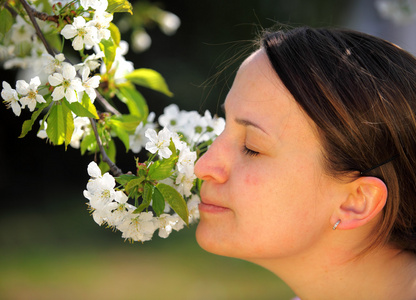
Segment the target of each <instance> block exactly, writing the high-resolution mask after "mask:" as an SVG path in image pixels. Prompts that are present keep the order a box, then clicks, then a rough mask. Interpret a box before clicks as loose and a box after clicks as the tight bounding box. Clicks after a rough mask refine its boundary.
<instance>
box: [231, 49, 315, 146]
mask: <svg viewBox="0 0 416 300" xmlns="http://www.w3.org/2000/svg"><path fill="white" fill-rule="evenodd" d="M224 106H225V110H226V113H227V119H228V118H229V117H231V118H238V119H246V120H249V121H251V122H253V123H256V124H259V125H261V127H262V128H264V129H266V130H267V131H268V133H270V134H271V135H273V136H275V137H278V138H279V139H281V138H283V137H285V136H286V137H287V136H288V135H293V134H295V135H296V136H298V137H303V138H306V137H308V139H309V138H311V139H315V137H316V136H315V134H316V131H315V124H314V123H313V121H312V120H310V118H309V117H308V116H307V114H306V113H305V112H304V111H303V110H302V109H301V108H300V106H299V105H298V103H297V102H296V100H295V99H294V98H293V96H292V94H291V93H290V92H289V91H288V90H287V89H286V87H285V86H284V84H283V83H282V81H281V80H280V78H279V76H278V75H277V73H276V72H275V71H274V69H273V67H272V66H271V63H270V61H269V59H268V57H267V54H266V53H265V51H264V50H258V51H256V52H254V53H253V54H252V55H251V56H250V57H248V58H247V59H246V60H245V61H244V62H243V63H242V65H241V66H240V68H239V70H238V72H237V75H236V77H235V80H234V83H233V85H232V87H231V90H230V92H229V94H228V95H227V98H226V101H225V104H224Z"/></svg>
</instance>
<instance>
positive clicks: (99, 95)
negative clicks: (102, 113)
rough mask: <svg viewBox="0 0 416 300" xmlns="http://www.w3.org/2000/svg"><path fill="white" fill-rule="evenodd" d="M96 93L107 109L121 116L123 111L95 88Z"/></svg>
mask: <svg viewBox="0 0 416 300" xmlns="http://www.w3.org/2000/svg"><path fill="white" fill-rule="evenodd" d="M95 93H96V95H97V100H98V101H100V103H101V104H102V105H103V106H104V108H105V109H107V111H109V112H111V113H113V114H115V115H117V116H119V115H121V113H120V112H119V111H118V110H117V109H116V108H115V107H114V106H112V105H111V104H110V103H109V102H108V101H107V99H105V98H104V97H103V96H102V95H101V94H100V93H99V92H98V91H97V90H95Z"/></svg>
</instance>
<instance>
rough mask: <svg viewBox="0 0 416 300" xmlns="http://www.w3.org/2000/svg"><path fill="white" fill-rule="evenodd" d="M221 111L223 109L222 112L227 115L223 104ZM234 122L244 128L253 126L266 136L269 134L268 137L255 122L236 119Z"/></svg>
mask: <svg viewBox="0 0 416 300" xmlns="http://www.w3.org/2000/svg"><path fill="white" fill-rule="evenodd" d="M221 109H222V111H223V112H224V114H225V115H226V112H225V105H224V104H222V105H221ZM234 121H235V122H236V123H237V124H239V125H242V126H244V127H248V126H252V127H254V128H257V129H259V130H261V131H263V132H264V133H265V134H267V135H268V133H267V132H266V131H265V130H264V129H263V128H262V127H261V126H259V125H258V124H256V123H254V122H252V121H249V120H246V119H240V118H235V119H234Z"/></svg>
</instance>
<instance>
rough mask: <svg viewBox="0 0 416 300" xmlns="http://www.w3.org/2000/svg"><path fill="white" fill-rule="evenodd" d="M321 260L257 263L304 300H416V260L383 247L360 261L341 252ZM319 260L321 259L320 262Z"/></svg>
mask: <svg viewBox="0 0 416 300" xmlns="http://www.w3.org/2000/svg"><path fill="white" fill-rule="evenodd" d="M322 253H323V252H321V255H320V256H317V255H316V254H313V253H311V254H310V255H302V256H301V257H294V258H291V259H278V260H273V261H271V260H267V261H256V263H257V264H259V265H262V266H264V267H265V268H267V269H269V270H271V271H272V272H274V273H275V274H276V275H277V276H279V277H280V278H281V279H282V280H284V281H285V282H286V283H287V284H288V285H289V286H290V287H291V288H292V289H293V291H294V292H295V293H296V294H297V295H298V296H299V297H300V298H301V299H302V300H315V299H316V300H326V299H339V298H340V295H342V297H341V298H342V299H344V300H350V299H351V300H357V299H378V300H383V299H386V300H387V299H398V300H399V299H400V300H415V299H416V256H415V255H413V254H410V253H407V252H403V251H399V250H395V249H392V248H389V247H382V248H379V249H377V250H374V251H372V252H370V253H368V254H365V255H363V256H361V257H359V258H356V257H355V256H354V255H352V254H351V253H347V252H346V251H345V250H343V249H339V251H337V252H336V253H335V255H334V254H333V253H327V254H326V255H322ZM317 257H318V258H317Z"/></svg>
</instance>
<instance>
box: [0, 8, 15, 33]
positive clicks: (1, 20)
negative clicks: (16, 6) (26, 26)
mask: <svg viewBox="0 0 416 300" xmlns="http://www.w3.org/2000/svg"><path fill="white" fill-rule="evenodd" d="M13 23H14V20H13V16H12V14H11V13H10V12H9V10H8V9H6V8H2V9H1V11H0V33H1V34H3V35H5V34H6V33H7V32H8V31H9V30H10V28H12V25H13Z"/></svg>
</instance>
